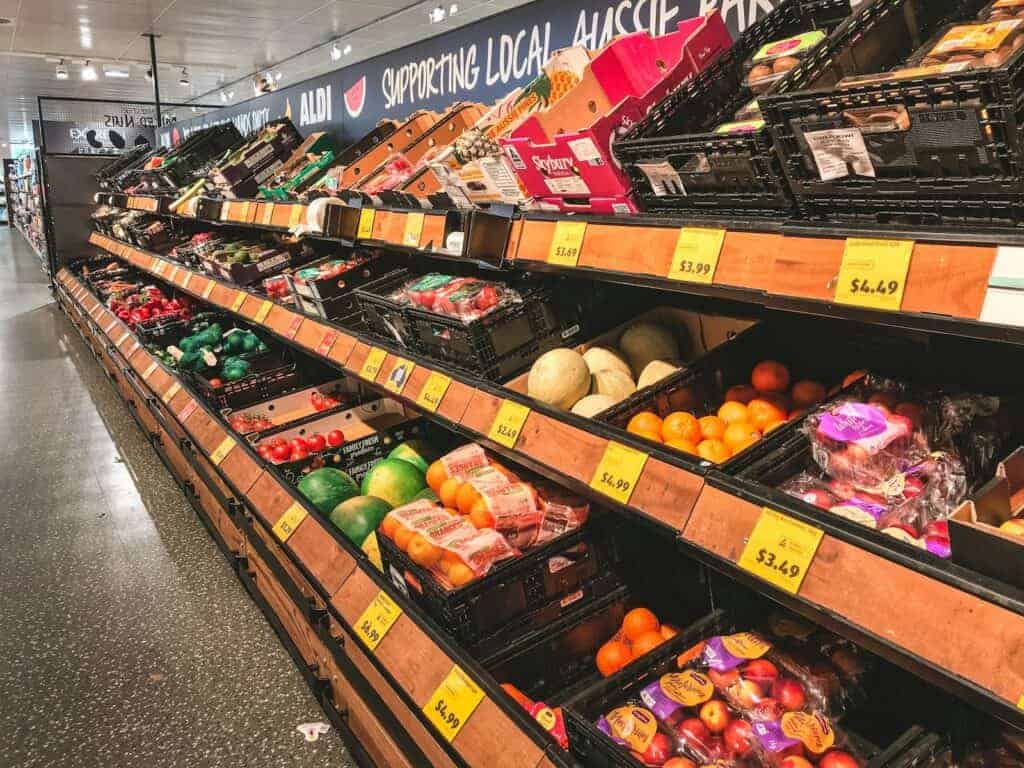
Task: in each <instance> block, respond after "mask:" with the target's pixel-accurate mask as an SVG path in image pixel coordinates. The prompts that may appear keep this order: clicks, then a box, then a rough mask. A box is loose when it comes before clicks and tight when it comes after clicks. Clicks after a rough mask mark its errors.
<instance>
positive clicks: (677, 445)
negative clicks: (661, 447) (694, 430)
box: [665, 437, 700, 456]
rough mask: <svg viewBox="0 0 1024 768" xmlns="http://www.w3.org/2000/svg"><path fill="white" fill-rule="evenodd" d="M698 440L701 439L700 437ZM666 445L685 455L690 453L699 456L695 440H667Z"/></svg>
mask: <svg viewBox="0 0 1024 768" xmlns="http://www.w3.org/2000/svg"><path fill="white" fill-rule="evenodd" d="M698 439H700V438H699V437H698ZM665 445H667V446H668V447H669V448H674V449H675V450H677V451H682V452H683V453H689V454H691V455H693V456H696V455H697V443H695V442H694V441H693V440H666V441H665Z"/></svg>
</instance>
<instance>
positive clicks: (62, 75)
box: [57, 59, 68, 80]
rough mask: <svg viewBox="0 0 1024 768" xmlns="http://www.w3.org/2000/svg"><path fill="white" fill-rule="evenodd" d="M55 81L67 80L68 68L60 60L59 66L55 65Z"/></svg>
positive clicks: (62, 60)
mask: <svg viewBox="0 0 1024 768" xmlns="http://www.w3.org/2000/svg"><path fill="white" fill-rule="evenodd" d="M57 79H58V80H67V79H68V67H67V65H66V64H65V63H64V59H61V60H60V64H58V65H57Z"/></svg>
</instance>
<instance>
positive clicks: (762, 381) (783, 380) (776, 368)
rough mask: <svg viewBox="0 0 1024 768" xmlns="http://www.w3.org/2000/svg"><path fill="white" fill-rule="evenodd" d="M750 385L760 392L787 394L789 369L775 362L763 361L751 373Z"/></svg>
mask: <svg viewBox="0 0 1024 768" xmlns="http://www.w3.org/2000/svg"><path fill="white" fill-rule="evenodd" d="M750 383H751V385H752V386H753V387H754V389H756V390H757V391H758V392H785V391H786V390H787V389H789V369H788V368H786V366H784V365H783V364H782V363H780V362H777V361H775V360H762V361H761V362H760V363H758V364H757V365H755V366H754V370H753V371H751V372H750Z"/></svg>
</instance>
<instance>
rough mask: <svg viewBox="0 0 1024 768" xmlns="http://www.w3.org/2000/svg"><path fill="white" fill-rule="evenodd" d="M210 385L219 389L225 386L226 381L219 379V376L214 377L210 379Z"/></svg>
mask: <svg viewBox="0 0 1024 768" xmlns="http://www.w3.org/2000/svg"><path fill="white" fill-rule="evenodd" d="M210 386H211V387H213V388H214V389H219V388H220V387H223V386H224V382H223V381H221V380H220V379H218V378H217V377H214V378H212V379H210Z"/></svg>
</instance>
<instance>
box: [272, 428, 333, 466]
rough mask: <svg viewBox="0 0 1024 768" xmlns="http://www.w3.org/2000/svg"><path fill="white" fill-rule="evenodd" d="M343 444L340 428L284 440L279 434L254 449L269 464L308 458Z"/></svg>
mask: <svg viewBox="0 0 1024 768" xmlns="http://www.w3.org/2000/svg"><path fill="white" fill-rule="evenodd" d="M344 444H345V433H344V432H342V431H341V430H340V429H332V430H331V431H330V432H328V433H327V434H326V435H322V434H320V433H319V432H314V433H313V434H311V435H306V436H305V437H302V436H297V437H293V438H292V439H291V440H286V439H285V438H284V437H281V436H280V435H278V436H277V437H270V438H267V439H266V440H264V441H263V442H261V443H260V444H259V445H258V446H256V451H257V452H258V453H259V455H260V457H261V458H263V459H264V460H265V461H269V462H270V463H271V464H285V463H287V462H290V461H301V460H303V459H308V458H309V457H310V456H313V455H316V454H318V453H323V452H324V451H326V450H328V449H334V448H340V447H341V446H342V445H344Z"/></svg>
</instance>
